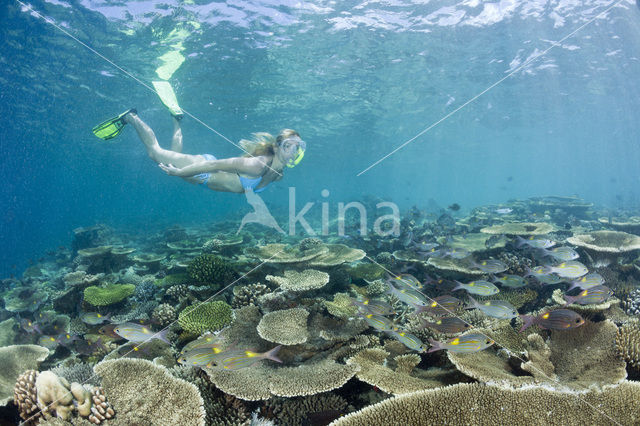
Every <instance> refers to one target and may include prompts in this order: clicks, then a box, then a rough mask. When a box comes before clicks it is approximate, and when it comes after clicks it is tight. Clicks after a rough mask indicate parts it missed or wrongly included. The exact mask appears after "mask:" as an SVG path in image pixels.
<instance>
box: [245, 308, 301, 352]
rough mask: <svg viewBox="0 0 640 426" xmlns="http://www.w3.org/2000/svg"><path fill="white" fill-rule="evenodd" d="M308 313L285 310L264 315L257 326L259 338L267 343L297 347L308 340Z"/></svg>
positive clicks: (299, 310)
mask: <svg viewBox="0 0 640 426" xmlns="http://www.w3.org/2000/svg"><path fill="white" fill-rule="evenodd" d="M308 316H309V312H308V311H307V310H305V309H302V308H293V309H285V310H282V311H274V312H269V313H267V314H265V315H264V316H263V317H262V319H261V320H260V323H259V324H258V327H257V331H258V334H259V335H260V337H262V338H263V339H264V340H268V341H269V342H274V343H281V344H283V345H297V344H300V343H304V342H306V341H307V339H308V338H309V332H308V331H307V317H308Z"/></svg>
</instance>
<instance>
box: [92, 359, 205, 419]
mask: <svg viewBox="0 0 640 426" xmlns="http://www.w3.org/2000/svg"><path fill="white" fill-rule="evenodd" d="M94 370H95V372H96V374H98V375H100V376H101V377H102V386H103V388H104V392H105V394H106V396H107V399H108V400H109V402H110V403H111V404H112V405H113V408H114V410H115V411H116V413H117V415H116V417H115V418H114V420H117V424H120V425H181V426H204V424H205V422H204V419H205V411H204V408H203V404H204V402H203V401H202V397H201V396H200V393H199V392H198V389H197V388H196V387H195V386H194V385H192V384H191V383H188V382H186V381H184V380H181V379H178V378H175V377H173V376H172V375H171V374H169V372H168V371H167V369H166V368H164V367H161V366H158V365H155V364H153V363H152V362H150V361H146V360H142V359H131V358H124V359H116V360H110V361H102V362H100V363H99V364H97V365H96V366H95V367H94ZM109 424H113V423H112V421H110V422H109Z"/></svg>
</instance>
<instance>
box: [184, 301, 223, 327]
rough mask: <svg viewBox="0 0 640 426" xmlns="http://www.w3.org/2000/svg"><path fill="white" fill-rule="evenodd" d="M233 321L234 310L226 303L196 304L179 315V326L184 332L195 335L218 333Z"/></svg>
mask: <svg viewBox="0 0 640 426" xmlns="http://www.w3.org/2000/svg"><path fill="white" fill-rule="evenodd" d="M231 321H233V309H231V306H229V305H228V304H227V303H226V302H223V301H221V300H216V301H213V302H204V303H196V304H194V305H191V306H188V307H186V308H185V309H184V310H183V311H182V312H180V314H179V315H178V324H179V325H180V327H182V328H183V329H184V330H186V331H189V332H191V333H195V334H202V333H204V332H205V331H218V330H221V329H222V328H224V327H225V326H227V325H229V324H231Z"/></svg>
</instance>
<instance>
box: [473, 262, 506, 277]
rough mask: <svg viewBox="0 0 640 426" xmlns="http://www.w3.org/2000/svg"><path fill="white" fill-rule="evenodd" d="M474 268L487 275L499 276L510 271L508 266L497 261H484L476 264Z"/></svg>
mask: <svg viewBox="0 0 640 426" xmlns="http://www.w3.org/2000/svg"><path fill="white" fill-rule="evenodd" d="M473 266H475V267H476V268H477V269H479V270H481V271H482V272H484V273H485V274H498V273H500V272H504V271H506V270H507V269H509V268H508V266H507V265H505V264H504V263H503V262H501V261H499V260H495V259H489V260H482V261H480V262H478V263H475V262H474V263H473Z"/></svg>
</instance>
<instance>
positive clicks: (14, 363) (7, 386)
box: [0, 345, 49, 406]
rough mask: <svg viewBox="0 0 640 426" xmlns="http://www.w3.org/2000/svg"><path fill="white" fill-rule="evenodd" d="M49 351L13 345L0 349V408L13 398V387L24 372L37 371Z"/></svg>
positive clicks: (36, 346)
mask: <svg viewBox="0 0 640 426" xmlns="http://www.w3.org/2000/svg"><path fill="white" fill-rule="evenodd" d="M47 356H49V349H47V348H45V347H43V346H38V345H13V346H6V347H3V348H0V366H1V367H0V406H2V405H6V404H7V402H9V401H11V399H12V398H13V387H14V385H15V383H16V379H17V378H18V376H19V375H20V374H21V373H22V372H24V371H25V370H33V369H37V368H38V366H39V365H40V363H41V362H42V361H44V360H45V358H46V357H47Z"/></svg>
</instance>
